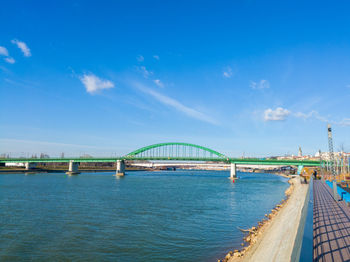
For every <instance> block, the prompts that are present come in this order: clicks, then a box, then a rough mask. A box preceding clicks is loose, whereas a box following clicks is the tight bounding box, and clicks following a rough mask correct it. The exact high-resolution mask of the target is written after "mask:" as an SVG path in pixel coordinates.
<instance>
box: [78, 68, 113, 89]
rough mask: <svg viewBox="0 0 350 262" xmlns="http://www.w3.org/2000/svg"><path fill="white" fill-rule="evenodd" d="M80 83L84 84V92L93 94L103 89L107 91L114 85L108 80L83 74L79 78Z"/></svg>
mask: <svg viewBox="0 0 350 262" xmlns="http://www.w3.org/2000/svg"><path fill="white" fill-rule="evenodd" d="M79 79H80V81H81V82H82V83H83V84H84V86H85V89H86V92H88V93H90V94H95V93H97V92H98V91H101V90H103V89H109V88H113V87H114V83H113V82H111V81H109V80H104V79H101V78H99V77H97V76H95V75H94V74H91V73H89V74H84V75H82V76H80V77H79Z"/></svg>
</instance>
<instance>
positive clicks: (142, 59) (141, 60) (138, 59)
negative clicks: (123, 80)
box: [136, 55, 145, 62]
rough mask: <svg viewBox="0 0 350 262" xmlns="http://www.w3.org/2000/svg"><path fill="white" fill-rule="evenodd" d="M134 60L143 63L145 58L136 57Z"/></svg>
mask: <svg viewBox="0 0 350 262" xmlns="http://www.w3.org/2000/svg"><path fill="white" fill-rule="evenodd" d="M136 60H137V61H139V62H143V61H144V60H145V58H144V57H143V56H142V55H138V56H137V57H136Z"/></svg>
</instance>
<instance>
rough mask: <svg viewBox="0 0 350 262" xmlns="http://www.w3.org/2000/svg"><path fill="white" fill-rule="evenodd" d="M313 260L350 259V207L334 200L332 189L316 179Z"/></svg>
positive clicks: (326, 261)
mask: <svg viewBox="0 0 350 262" xmlns="http://www.w3.org/2000/svg"><path fill="white" fill-rule="evenodd" d="M313 191H314V218H313V231H314V233H313V234H314V236H313V239H314V240H313V246H314V248H313V260H314V261H322V262H323V261H324V262H328V261H350V208H349V207H347V206H346V205H345V203H344V202H343V201H334V199H333V196H332V190H331V188H329V187H328V186H327V185H326V184H325V183H324V182H322V181H321V180H315V181H314V189H313Z"/></svg>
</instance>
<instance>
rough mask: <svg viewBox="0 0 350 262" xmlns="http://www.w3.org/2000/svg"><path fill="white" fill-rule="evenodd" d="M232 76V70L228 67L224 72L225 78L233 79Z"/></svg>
mask: <svg viewBox="0 0 350 262" xmlns="http://www.w3.org/2000/svg"><path fill="white" fill-rule="evenodd" d="M232 75H233V72H232V68H231V67H229V66H228V67H227V68H226V69H225V70H224V72H223V76H224V77H225V78H231V77H232Z"/></svg>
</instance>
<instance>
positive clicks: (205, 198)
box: [0, 170, 289, 261]
mask: <svg viewBox="0 0 350 262" xmlns="http://www.w3.org/2000/svg"><path fill="white" fill-rule="evenodd" d="M238 175H239V176H240V177H241V178H240V179H239V180H237V181H236V182H235V183H232V181H231V180H230V179H228V177H229V172H228V171H181V170H178V171H160V172H146V171H145V172H143V171H139V172H128V173H127V175H126V176H125V177H121V178H118V177H116V176H113V174H112V173H82V174H80V175H78V176H67V175H64V174H62V173H61V174H34V175H24V174H1V175H0V260H1V261H10V260H11V261H25V260H35V261H217V259H219V258H223V257H224V256H225V255H226V253H227V252H228V251H230V250H232V249H233V248H237V249H238V248H239V247H240V244H241V243H242V237H243V235H242V233H241V232H240V231H239V230H238V229H237V227H239V228H248V227H251V226H254V225H256V224H257V221H258V220H261V219H262V218H264V214H266V213H268V212H270V210H271V209H272V208H273V207H274V206H275V205H276V204H277V203H278V202H280V201H281V200H282V198H284V191H285V190H286V189H287V188H288V186H289V185H288V183H287V179H286V178H283V177H279V176H276V175H271V174H258V173H238Z"/></svg>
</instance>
